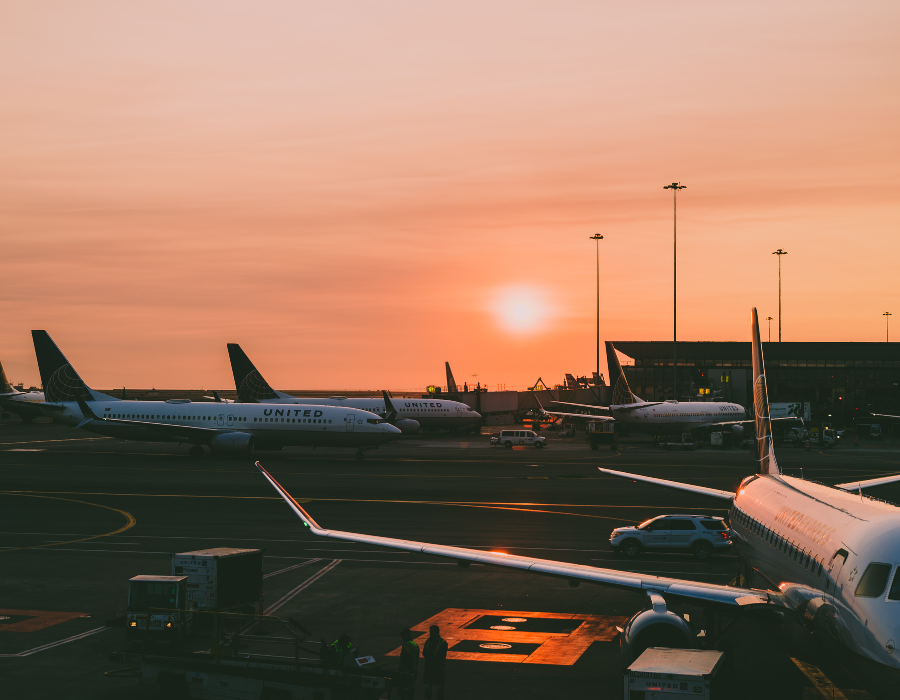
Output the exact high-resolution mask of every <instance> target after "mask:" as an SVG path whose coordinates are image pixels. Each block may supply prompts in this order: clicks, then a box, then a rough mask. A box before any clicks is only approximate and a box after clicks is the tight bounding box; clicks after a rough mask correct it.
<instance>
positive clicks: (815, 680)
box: [791, 656, 868, 700]
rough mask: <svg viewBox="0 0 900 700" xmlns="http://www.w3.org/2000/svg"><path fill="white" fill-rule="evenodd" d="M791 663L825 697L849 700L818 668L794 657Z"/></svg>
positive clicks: (834, 699) (835, 699)
mask: <svg viewBox="0 0 900 700" xmlns="http://www.w3.org/2000/svg"><path fill="white" fill-rule="evenodd" d="M791 661H793V662H794V665H795V666H796V667H797V668H799V669H800V670H801V671H802V672H803V675H804V676H806V677H807V679H809V682H810V683H812V684H813V686H814V687H815V689H816V690H818V691H819V692H820V693H821V694H822V696H823V697H826V698H830V699H833V700H847V696H846V695H844V694H843V693H842V692H841V691H840V689H838V688H837V687H836V686H835V685H834V683H832V682H831V681H830V680H828V677H827V676H826V675H825V674H824V673H822V671H820V670H819V669H818V668H817V667H815V666H813V665H812V664H808V663H805V662H803V661H801V660H800V659H795V658H794V657H793V656H792V657H791ZM867 695H868V693H867Z"/></svg>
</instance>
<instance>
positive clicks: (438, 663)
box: [422, 625, 447, 700]
mask: <svg viewBox="0 0 900 700" xmlns="http://www.w3.org/2000/svg"><path fill="white" fill-rule="evenodd" d="M429 632H430V635H429V637H428V641H426V642H425V646H424V647H422V657H423V658H424V659H425V698H426V700H431V690H432V688H435V687H436V688H437V700H444V674H445V671H446V667H447V640H446V639H444V638H443V637H441V628H440V627H438V626H437V625H432V626H431V629H430V630H429Z"/></svg>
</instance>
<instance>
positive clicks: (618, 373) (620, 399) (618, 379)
mask: <svg viewBox="0 0 900 700" xmlns="http://www.w3.org/2000/svg"><path fill="white" fill-rule="evenodd" d="M606 364H607V365H609V385H610V386H611V387H612V400H611V401H610V404H612V405H613V406H624V405H627V404H631V403H641V399H639V398H638V397H637V396H635V395H634V394H633V393H632V391H631V387H630V386H628V380H627V379H625V373H624V372H623V371H622V365H620V364H619V356H618V355H616V349H615V348H614V347H613V344H612V343H611V342H610V341H608V340H607V341H606Z"/></svg>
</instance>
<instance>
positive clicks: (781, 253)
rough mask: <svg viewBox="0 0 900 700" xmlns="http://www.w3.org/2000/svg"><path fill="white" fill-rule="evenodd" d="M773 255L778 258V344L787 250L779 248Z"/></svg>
mask: <svg viewBox="0 0 900 700" xmlns="http://www.w3.org/2000/svg"><path fill="white" fill-rule="evenodd" d="M772 255H777V256H778V342H779V343H780V342H781V256H782V255H787V251H786V250H782V249H781V248H779V249H778V250H776V251H775V252H774V253H772Z"/></svg>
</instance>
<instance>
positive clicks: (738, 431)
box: [731, 425, 744, 442]
mask: <svg viewBox="0 0 900 700" xmlns="http://www.w3.org/2000/svg"><path fill="white" fill-rule="evenodd" d="M731 437H732V438H733V439H735V440H737V441H738V442H740V441H741V440H743V439H744V426H743V425H732V426H731Z"/></svg>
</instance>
